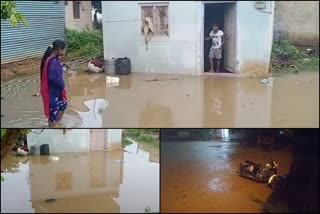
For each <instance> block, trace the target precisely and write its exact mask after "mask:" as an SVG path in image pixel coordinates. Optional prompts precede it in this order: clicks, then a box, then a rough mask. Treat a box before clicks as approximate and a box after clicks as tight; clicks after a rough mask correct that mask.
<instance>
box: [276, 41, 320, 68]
mask: <svg viewBox="0 0 320 214" xmlns="http://www.w3.org/2000/svg"><path fill="white" fill-rule="evenodd" d="M271 67H272V69H273V70H275V71H279V70H281V71H284V70H286V68H294V69H295V71H298V70H319V56H313V55H308V54H307V53H304V52H302V51H301V50H300V49H299V48H297V47H296V46H294V45H292V44H291V43H290V42H289V41H287V40H279V41H274V42H273V46H272V53H271Z"/></svg>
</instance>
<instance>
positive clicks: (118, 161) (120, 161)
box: [115, 160, 124, 163]
mask: <svg viewBox="0 0 320 214" xmlns="http://www.w3.org/2000/svg"><path fill="white" fill-rule="evenodd" d="M115 162H117V163H124V160H116V161H115Z"/></svg>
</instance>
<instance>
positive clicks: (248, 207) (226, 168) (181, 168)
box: [161, 141, 292, 213]
mask: <svg viewBox="0 0 320 214" xmlns="http://www.w3.org/2000/svg"><path fill="white" fill-rule="evenodd" d="M218 145H222V146H220V147H218ZM270 155H271V152H262V150H261V149H260V148H258V147H242V146H241V145H240V144H238V143H226V142H218V141H207V142H204V141H194V142H186V141H184V142H172V141H171V142H161V212H167V213H174V212H180V213H184V212H206V213H213V212H219V213H226V212H236V213H239V212H246V213H250V212H254V213H260V212H261V206H260V205H259V204H257V203H255V202H254V201H253V200H252V197H256V198H259V199H260V200H262V201H266V200H267V199H268V197H269V196H270V195H271V193H272V190H271V189H270V188H268V187H267V185H265V184H260V183H255V182H252V181H250V180H247V179H244V178H241V177H240V176H238V174H237V173H236V171H237V169H238V167H239V164H240V163H241V162H242V161H244V160H246V159H249V160H255V161H256V162H267V161H269V158H270ZM272 157H273V159H274V160H277V161H278V162H279V163H281V164H280V172H281V173H285V174H286V173H288V172H289V169H290V165H291V163H292V155H291V153H288V152H284V151H274V152H272ZM182 196H184V197H182ZM172 201H175V203H172Z"/></svg>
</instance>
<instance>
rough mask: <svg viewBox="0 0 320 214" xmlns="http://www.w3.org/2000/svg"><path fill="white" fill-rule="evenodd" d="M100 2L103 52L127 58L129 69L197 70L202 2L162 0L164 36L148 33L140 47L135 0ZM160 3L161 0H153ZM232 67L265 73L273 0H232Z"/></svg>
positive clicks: (242, 73)
mask: <svg viewBox="0 0 320 214" xmlns="http://www.w3.org/2000/svg"><path fill="white" fill-rule="evenodd" d="M147 2H149V3H150V2H152V1H130V2H123V1H103V2H102V9H103V21H104V24H103V33H104V35H103V38H104V56H105V58H109V57H116V58H118V57H125V56H126V57H129V58H130V59H131V64H132V72H146V73H171V74H201V73H202V72H203V65H202V64H203V60H202V59H201V57H204V56H203V47H202V46H203V45H202V43H203V35H202V34H203V33H202V30H201V29H202V28H203V26H202V25H203V15H204V14H203V2H201V1H167V2H168V3H169V9H168V14H169V15H168V17H169V37H162V38H160V37H153V38H152V40H151V41H150V43H149V49H148V50H147V51H145V44H144V38H143V36H142V35H141V21H140V20H138V19H140V18H141V11H140V6H139V3H147ZM157 2H164V1H157ZM236 20H237V21H236V22H237V23H236V28H237V30H236V46H237V48H236V49H237V50H236V55H237V56H236V70H237V71H238V72H239V74H240V76H267V75H268V69H269V62H270V54H271V47H272V39H273V20H274V1H266V9H263V10H261V11H259V10H257V9H256V8H255V1H238V2H236Z"/></svg>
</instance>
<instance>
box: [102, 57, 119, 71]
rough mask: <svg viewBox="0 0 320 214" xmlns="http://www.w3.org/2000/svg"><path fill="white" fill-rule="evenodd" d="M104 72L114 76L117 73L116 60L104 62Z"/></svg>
mask: <svg viewBox="0 0 320 214" xmlns="http://www.w3.org/2000/svg"><path fill="white" fill-rule="evenodd" d="M104 72H105V73H106V74H114V73H115V72H116V59H115V58H108V59H106V60H104Z"/></svg>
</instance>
